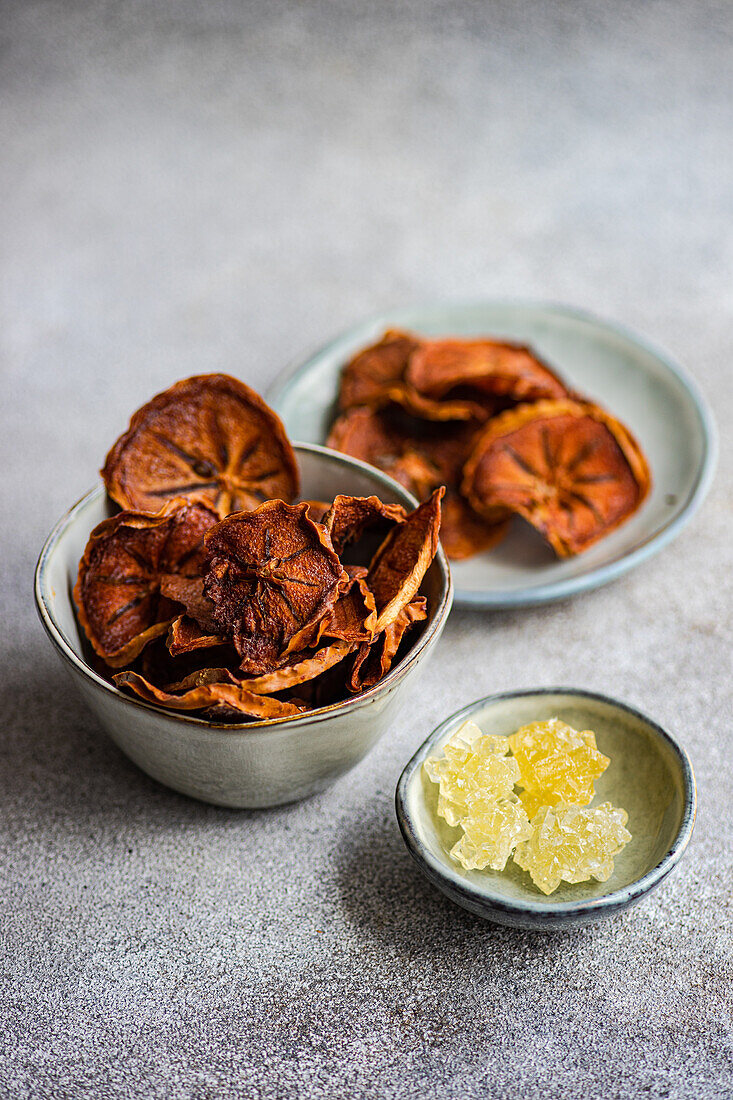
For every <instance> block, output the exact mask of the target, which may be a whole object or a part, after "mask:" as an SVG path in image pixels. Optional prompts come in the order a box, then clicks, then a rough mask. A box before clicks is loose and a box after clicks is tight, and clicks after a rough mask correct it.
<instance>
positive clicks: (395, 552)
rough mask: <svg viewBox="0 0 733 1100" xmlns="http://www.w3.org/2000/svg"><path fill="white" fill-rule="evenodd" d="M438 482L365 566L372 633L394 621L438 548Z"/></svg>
mask: <svg viewBox="0 0 733 1100" xmlns="http://www.w3.org/2000/svg"><path fill="white" fill-rule="evenodd" d="M444 493H445V489H444V488H443V486H442V485H441V486H440V488H438V489H436V490H435V492H434V493H433V494H432V495H431V496H430V498H429V499H428V500H426V501H425V503H424V504H421V505H420V506H419V508H416V509H415V511H414V512H411V513H410V515H409V516H408V517H407V519H406V520H405V522H404V523H401V524H399V526H397V527H394V528H393V529H392V530H391V531H390V533H389V534H388V535H387V537H386V539H385V540H384V542H383V543H382V545H381V546H380V547H379V549H378V550H377V552H376V554H375V555H374V557H373V558H372V561H371V563H370V565H369V572H368V574H367V584H368V585H369V588H370V589H371V590H372V592H373V593H374V599H375V602H376V605H377V621H376V624H375V627H374V631H375V634H379V633H380V632H381V631H382V630H384V629H385V628H386V627H388V626H389V625H390V624H391V623H393V622H394V621H395V619H396V618H397V616H398V615H399V613H400V611H402V609H403V607H406V606H407V604H408V603H410V602H411V600H413V599H414V597H415V596H416V595H417V592H418V589H419V587H420V585H421V583H422V579H423V577H424V576H425V574H426V573H427V571H428V569H429V567H430V565H431V563H432V560H433V558H434V557H435V554H436V551H437V549H438V536H439V532H440V502H441V500H442V498H443V495H444Z"/></svg>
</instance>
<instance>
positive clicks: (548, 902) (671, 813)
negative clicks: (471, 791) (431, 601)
mask: <svg viewBox="0 0 733 1100" xmlns="http://www.w3.org/2000/svg"><path fill="white" fill-rule="evenodd" d="M553 717H558V718H561V719H562V720H563V721H565V722H567V723H568V724H569V725H571V726H574V727H575V728H576V729H581V730H582V729H592V730H593V731H594V732H595V734H596V737H597V742H598V748H599V749H600V750H601V752H603V753H605V754H606V756H608V757H610V760H611V763H610V765H609V767H608V768H607V769H606V771H605V772H604V774H603V775H602V776H601V778H600V779H598V780H596V783H595V789H596V797H595V799H594V805H597V804H598V803H599V802H604V801H610V802H613V803H614V804H615V805H617V806H621V807H623V809H625V810H626V811H627V812H628V815H629V822H628V829H629V830H630V832H631V835H632V840H631V841H629V843H628V844H627V845H626V847H625V848H624V849H623V851H622V852H621V853H620V854H619V855H618V856H617V857H616V860H615V865H614V871H613V874H612V875H611V878H610V879H609V880H608V882H595V881H594V880H591V881H590V882H585V883H578V884H577V885H570V884H568V883H565V882H563V883H561V884H560V886H559V887H558V889H557V890H556V891H555V892H554V893H553V894H551V895H550V896H549V897H546V896H545V895H544V894H543V893H542V892H541V891H540V890H538V889H537V888H536V887H535V886H534V884H533V882H532V880H531V878H530V877H529V875H528V874H527V873H526V872H525V871H522V870H521V868H520V867H519V866H518V865H517V864H516V863H514V861H513V860H512V859H510V860H509V862H508V863H507V867H506V870H505V871H503V872H498V871H491V870H487V871H464V870H463V868H462V867H461V866H460V864H458V863H456V862H454V861H453V860H452V859H451V858H450V856H449V855H448V851H449V849H450V848H451V847H452V846H453V844H454V843H455V842H456V840H458V838H459V837H460V835H461V831H460V829H453V828H451V827H450V826H449V825H447V824H446V822H445V821H444V820H443V819H442V818H439V817H438V816H437V813H436V809H437V800H438V799H437V794H438V788H437V785H436V784H434V783H432V782H431V781H430V780H429V779H428V777H427V776H426V775H425V773H424V771H423V763H424V762H425V760H426V758H427V757H428V756H433V755H436V754H438V755H439V754H440V753H441V751H442V748H443V745H444V744H445V742H446V741H447V740H448V739H449V738H450V737H451V735H452V734H453V733H454V732H455V731H456V729H458V727H459V726H460V725H461V724H462V723H463V722H464V721H465V720H466V719H467V718H470V719H472V720H473V721H474V722H476V723H477V725H478V726H479V727H480V728H481V729H482V730H483V732H484V733H494V734H500V735H502V736H508V735H509V734H511V733H514V732H515V730H517V729H519V727H520V726H523V725H526V724H527V723H528V722H534V721H542V720H545V719H547V718H553ZM396 808H397V819H398V821H399V825H400V829H401V830H402V835H403V837H404V839H405V843H406V844H407V847H408V849H409V851H410V853H411V855H412V856H413V858H414V859H415V861H416V862H417V864H418V866H419V868H420V870H421V871H422V872H423V873H424V874H425V875H426V877H427V878H428V879H430V881H431V882H432V883H433V884H434V885H435V886H437V887H438V888H439V889H440V890H442V891H443V893H444V894H447V895H448V897H449V898H451V899H452V900H453V901H455V902H457V903H458V905H461V906H463V908H464V909H468V910H470V911H471V912H472V913H476V914H477V915H478V916H480V917H485V918H486V919H487V920H491V921H495V922H496V923H497V924H508V925H512V926H516V927H520V928H535V929H553V928H563V927H566V926H569V925H574V924H589V923H591V922H593V921H597V920H600V919H601V918H603V917H608V916H612V915H613V914H614V913H618V912H620V911H621V910H622V909H626V908H628V906H630V905H634V904H635V903H636V902H637V901H639V900H640V899H641V898H642V897H644V895H645V894H647V893H648V892H649V891H650V890H652V889H653V888H654V887H655V886H658V885H659V883H660V882H661V881H662V880H663V879H664V878H665V877H666V876H667V875H668V874H669V872H670V871H671V870H672V868H673V867H674V866H675V865H676V864H677V863H678V862H679V860H680V858H681V857H682V854H683V852H684V850H685V848H686V847H687V843H688V841H689V839H690V836H691V835H692V829H693V825H694V823H695V809H696V794H695V778H694V776H693V773H692V766H691V764H690V761H689V759H688V757H687V753H686V752H685V751H684V749H683V748H682V747H681V746H680V745H679V744H678V743H677V742H676V741H675V739H674V738H673V737H671V736H670V734H669V733H667V732H666V731H665V730H663V729H662V728H661V727H660V726H658V725H657V724H656V723H655V722H653V721H652V720H651V719H650V718H647V717H645V715H643V714H641V713H639V711H637V710H634V709H633V708H632V707H629V706H627V705H626V704H625V703H621V702H618V701H617V700H614V699H609V698H606V697H605V696H603V695H595V694H592V693H590V692H585V691H579V690H576V689H573V688H546V689H542V690H538V691H518V692H506V693H503V694H501V695H490V696H488V698H486V699H479V700H478V701H477V702H475V703H471V704H470V706H467V707H464V708H463V709H462V710H460V711H458V712H457V713H456V714H453V715H451V717H450V718H448V719H446V721H445V722H443V723H442V724H441V725H440V726H438V728H437V729H436V730H435V731H434V732H433V733H432V734H431V735H430V737H428V739H427V740H426V741H425V742H424V743H423V744H422V745H421V746H420V748H419V749H418V751H417V752H416V753H415V755H414V756H413V758H412V760H410V762H409V764H408V765H407V767H406V768H405V770H404V771H403V773H402V775H401V777H400V781H399V784H398V786H397V796H396Z"/></svg>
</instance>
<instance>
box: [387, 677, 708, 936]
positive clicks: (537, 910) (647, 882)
mask: <svg viewBox="0 0 733 1100" xmlns="http://www.w3.org/2000/svg"><path fill="white" fill-rule="evenodd" d="M541 695H575V696H578V697H581V698H584V699H592V700H594V701H595V702H600V703H605V704H607V705H610V706H612V707H616V708H617V709H619V710H623V711H626V713H627V714H631V715H632V716H633V717H634V718H636V719H638V720H640V721H641V722H643V723H645V724H646V725H647V726H648V727H649V728H651V729H652V730H653V732H654V734H655V735H656V736H657V737H658V738H660V739H661V740H662V741H663V742H665V743H666V744H667V745H668V746H669V748H671V749H672V752H673V755H674V756H675V758H676V760H677V763H678V765H679V768H680V773H681V776H682V785H683V791H684V807H683V813H682V820H681V822H680V826H679V829H678V830H677V834H676V836H675V838H674V840H673V841H672V844H671V845H670V847H669V849H668V850H667V852H666V853H665V855H664V856H662V858H661V860H660V861H659V862H658V863H657V864H656V865H655V866H654V867H652V868H651V869H650V870H649V871H646V872H645V873H644V874H643V875H642V876H641V877H640V878H638V879H635V880H634V881H633V882H631V883H629V884H628V885H626V886H622V887H620V888H619V889H618V890H613V891H611V892H610V893H608V894H603V895H602V896H601V897H597V898H589V899H588V901H563V902H551V901H544V902H542V901H539V900H538V901H532V900H531V899H529V898H528V899H527V900H522V901H516V900H510V899H507V898H505V897H501V896H499V895H495V894H492V893H491V892H490V891H489V890H479V889H477V888H476V887H474V886H472V885H471V884H469V883H468V882H466V881H463V880H462V879H461V878H460V877H459V875H458V873H457V872H452V871H451V872H449V871H447V870H446V868H445V867H444V866H443V865H442V864H440V863H439V862H438V861H437V860H436V859H435V857H434V856H433V855H432V853H431V852H430V851H429V849H428V848H427V846H426V845H425V844H424V842H423V841H422V840H421V839H420V835H419V832H418V830H417V829H416V827H415V824H414V822H413V820H412V816H411V814H410V811H409V810H408V808H407V788H408V785H409V784H410V782H411V781H412V779H413V777H414V776H415V774H416V772H418V770H419V768H420V766H421V765H422V763H423V760H424V758H425V756H426V755H427V753H428V751H429V749H430V748H432V746H433V745H434V744H435V742H436V741H438V740H440V737H441V736H442V735H443V734H444V733H445V730H446V728H447V727H448V726H449V725H451V724H453V723H454V722H456V721H457V720H459V719H461V718H470V717H471V715H472V714H473V713H475V711H476V710H477V709H478V708H479V707H482V706H485V705H487V704H491V703H497V702H500V701H501V700H505V699H522V698H530V697H531V698H535V697H537V696H541ZM395 811H396V814H397V822H398V824H399V827H400V832H401V833H402V838H403V840H404V842H405V844H406V846H407V849H408V851H409V852H410V855H411V856H412V858H413V859H414V860H415V862H416V863H417V865H418V867H419V868H420V870H421V871H422V872H423V873H424V874H425V875H426V877H427V878H428V879H429V880H430V881H431V882H433V884H434V885H436V886H439V887H440V886H442V885H446V886H447V887H448V889H449V890H450V892H451V893H453V894H457V895H460V896H461V897H463V898H464V899H465V900H467V901H470V902H471V903H473V905H474V906H477V907H480V908H485V909H487V910H489V909H492V910H496V911H497V912H501V913H505V914H507V915H511V916H515V917H522V916H527V915H528V914H529V915H531V916H532V917H533V918H537V924H538V925H539V924H540V923H541V919H542V917H545V918H547V919H548V921H549V920H552V919H553V918H556V917H558V916H559V917H562V916H563V915H564V916H568V917H570V916H572V917H581V916H589V917H591V916H593V915H594V914H596V915H600V914H602V913H603V911H604V910H616V909H619V908H623V907H625V906H626V905H627V904H630V903H631V902H632V901H634V900H636V899H637V898H640V897H642V896H643V895H644V894H646V893H648V892H649V891H650V890H651V889H653V887H655V886H657V885H658V884H659V883H660V882H661V881H662V879H664V878H666V876H667V875H668V874H669V872H670V871H671V870H672V869H673V868H674V867H675V866H676V865H677V864H678V863H679V861H680V860H681V859H682V856H683V855H684V852H685V849H686V848H687V845H688V844H689V841H690V837H691V836H692V830H693V828H694V825H695V815H696V813H697V788H696V784H695V775H694V772H693V769H692V764H691V762H690V758H689V756H688V754H687V752H686V750H685V749H684V748H683V747H682V745H681V744H680V743H679V742H678V741H677V740H676V738H674V737H673V736H672V735H671V734H670V733H669V732H668V731H667V730H665V729H664V728H663V727H662V726H660V725H659V723H658V722H655V721H654V719H652V718H650V717H649V716H648V715H647V714H644V712H643V711H640V710H638V709H637V708H636V707H633V706H631V705H630V704H629V703H626V702H624V701H623V700H621V699H616V698H614V697H613V696H611V695H604V694H602V693H601V692H596V691H588V690H585V689H584V688H573V687H564V686H559V687H542V688H534V689H533V688H522V689H520V690H517V691H499V692H495V693H493V694H492V695H487V696H485V697H484V698H482V699H476V700H474V701H473V702H472V703H468V704H467V706H465V707H461V708H460V710H457V711H454V713H453V714H451V715H449V716H448V717H447V718H446V719H444V720H443V721H442V722H441V723H440V724H439V725H438V726H436V727H435V729H434V730H433V731H432V733H430V734H429V735H428V736H427V737H426V738H425V740H424V741H423V742H422V744H421V745H420V747H419V748H418V749H417V751H416V752H415V753H414V754H413V755H412V757H411V758H410V760H409V761H408V762H407V764H406V765H405V767H404V768H403V770H402V774H401V775H400V778H399V781H398V783H397V788H396V791H395Z"/></svg>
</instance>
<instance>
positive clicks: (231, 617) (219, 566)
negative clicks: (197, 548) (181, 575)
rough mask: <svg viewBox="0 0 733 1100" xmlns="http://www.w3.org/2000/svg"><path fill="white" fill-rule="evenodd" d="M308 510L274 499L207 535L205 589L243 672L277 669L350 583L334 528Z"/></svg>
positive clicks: (307, 637)
mask: <svg viewBox="0 0 733 1100" xmlns="http://www.w3.org/2000/svg"><path fill="white" fill-rule="evenodd" d="M308 510H309V508H308V505H307V504H306V503H302V504H295V505H290V504H285V503H284V502H283V501H281V500H270V501H267V502H266V503H265V504H262V505H260V507H259V508H256V509H255V510H254V511H252V512H237V513H236V514H235V515H232V516H229V517H228V518H227V519H224V520H222V521H221V522H220V523H218V524H217V525H216V526H215V527H213V528H212V529H211V531H210V532H209V533H208V536H207V539H206V548H207V550H208V552H209V555H210V563H209V569H208V572H207V574H206V580H205V584H204V592H205V595H206V596H207V597H208V598H209V599H210V600H211V601H212V602H213V605H214V619H215V622H216V624H217V626H218V631H219V633H220V634H221V635H222V636H223V637H226V638H228V639H229V640H231V641H232V642H233V644H234V646H235V648H236V650H237V652H238V653H239V655H240V657H241V658H242V665H241V668H242V670H243V671H244V672H251V673H255V674H258V673H261V672H269V671H273V670H274V669H275V668H276V667H277V666H278V665H279V664H281V663H282V660H283V658H285V657H286V656H287V654H288V653H291V652H297V651H298V650H299V649H303V648H304V647H305V646H307V645H308V644H309V643H310V642H311V641H312V639H313V637H314V635H315V632H316V630H317V627H318V623H319V622H320V620H321V619H322V618H323V617H324V615H326V614H327V613H328V612H329V611H330V610H331V608H332V607H333V605H334V603H335V602H336V600H337V598H338V596H339V593H340V592H341V591H342V590H343V588H344V587H346V586H347V584H348V581H349V577H348V573H346V572H345V570H344V569H343V566H342V565H341V562H340V561H339V559H338V556H337V555H336V553H335V552H334V549H333V546H332V543H331V539H330V536H329V534H328V532H327V531H326V529H325V527H323V525H322V524H320V523H315V522H314V521H313V520H312V519H310V517H309V515H308Z"/></svg>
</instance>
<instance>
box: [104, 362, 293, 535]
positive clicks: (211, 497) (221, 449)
mask: <svg viewBox="0 0 733 1100" xmlns="http://www.w3.org/2000/svg"><path fill="white" fill-rule="evenodd" d="M102 477H103V478H104V482H105V485H106V486H107V491H108V492H109V494H110V496H111V497H112V498H113V499H114V500H116V501H117V503H118V504H120V505H121V506H122V507H123V508H141V509H150V510H152V511H155V510H156V509H157V508H159V507H160V504H161V501H164V500H167V499H168V498H170V497H176V496H185V497H186V498H187V499H188V500H195V501H201V502H203V503H205V504H209V505H211V506H212V507H214V508H215V509H216V511H217V512H218V514H219V515H220V516H226V515H228V514H229V513H230V512H234V511H237V510H239V509H246V508H255V507H256V506H257V505H258V504H260V503H262V501H264V500H268V499H271V498H282V499H283V500H291V499H292V498H293V497H294V496H295V495H296V493H297V491H298V467H297V463H296V460H295V454H294V452H293V448H292V447H291V445H290V443H289V441H288V438H287V436H286V435H285V430H284V428H283V426H282V424H281V423H280V420H279V419H278V417H277V416H276V415H275V413H274V412H273V411H272V409H270V408H268V406H267V405H266V404H265V403H264V401H263V400H262V398H260V397H258V395H257V394H256V393H255V392H254V391H253V390H251V389H250V388H249V387H248V386H245V385H244V384H243V383H242V382H238V381H237V380H236V379H235V378H230V377H229V376H228V375H225V374H205V375H198V376H195V377H193V378H188V379H186V380H185V381H183V382H177V383H176V385H175V386H171V388H170V389H169V390H166V391H165V392H164V393H159V394H158V395H157V397H154V398H153V399H152V401H149V402H148V404H147V405H144V406H143V408H141V409H139V410H138V411H137V412H136V413H135V415H134V416H133V418H132V420H131V421H130V427H129V428H128V429H127V431H126V432H125V434H124V435H122V436H121V437H120V439H118V440H117V442H116V443H115V445H114V447H113V448H112V450H111V451H110V452H109V454H108V455H107V460H106V462H105V465H104V468H103V470H102Z"/></svg>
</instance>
